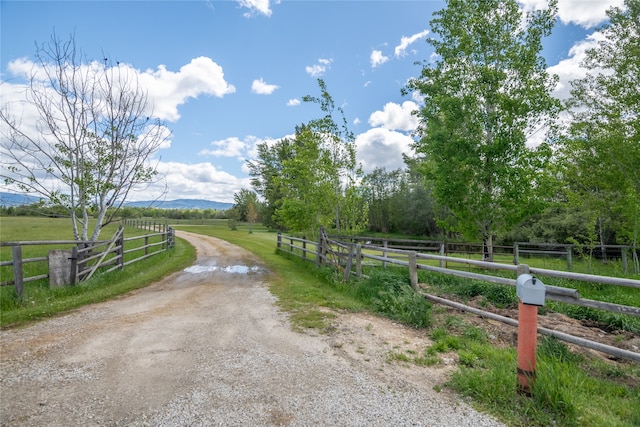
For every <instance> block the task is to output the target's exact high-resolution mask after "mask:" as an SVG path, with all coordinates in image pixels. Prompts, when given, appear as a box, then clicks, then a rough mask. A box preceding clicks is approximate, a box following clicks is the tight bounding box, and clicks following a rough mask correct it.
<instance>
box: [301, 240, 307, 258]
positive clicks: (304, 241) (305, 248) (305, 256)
mask: <svg viewBox="0 0 640 427" xmlns="http://www.w3.org/2000/svg"><path fill="white" fill-rule="evenodd" d="M302 259H307V236H302Z"/></svg>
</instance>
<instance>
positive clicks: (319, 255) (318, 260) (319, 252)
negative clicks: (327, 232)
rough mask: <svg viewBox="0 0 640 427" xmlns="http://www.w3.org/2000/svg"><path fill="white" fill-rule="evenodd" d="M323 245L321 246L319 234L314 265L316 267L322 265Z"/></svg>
mask: <svg viewBox="0 0 640 427" xmlns="http://www.w3.org/2000/svg"><path fill="white" fill-rule="evenodd" d="M322 250H323V245H322V233H320V237H319V238H318V250H317V251H316V252H317V255H316V265H317V266H321V265H323V253H322Z"/></svg>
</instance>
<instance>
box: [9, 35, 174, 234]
mask: <svg viewBox="0 0 640 427" xmlns="http://www.w3.org/2000/svg"><path fill="white" fill-rule="evenodd" d="M36 59H37V60H36V62H35V65H34V66H33V67H32V69H31V71H30V73H29V76H28V83H27V84H25V85H24V92H25V93H24V96H23V97H22V99H23V101H21V102H20V103H12V102H7V103H3V105H2V107H1V108H0V147H1V148H0V149H1V150H2V151H1V152H0V154H1V155H2V156H1V160H0V177H2V178H3V179H4V182H5V184H7V185H12V186H13V187H14V188H18V189H20V190H21V191H25V192H29V193H35V194H38V195H40V196H42V197H44V198H46V199H48V200H49V201H50V202H51V203H54V204H57V205H61V206H64V207H65V208H66V209H67V210H68V212H69V214H70V216H71V220H72V226H73V235H74V237H75V239H77V240H96V239H97V238H98V237H99V235H100V231H101V229H102V227H103V226H104V225H106V224H108V223H109V222H111V221H112V220H113V219H114V216H115V215H116V214H117V212H118V210H119V209H120V207H122V205H123V203H124V202H125V201H126V200H127V197H128V196H129V194H130V193H131V192H132V191H134V190H139V189H143V188H146V187H147V186H148V185H149V184H151V183H153V182H155V181H156V180H160V178H161V177H160V176H159V174H158V171H157V164H154V163H153V162H152V160H153V155H154V153H155V152H156V151H157V150H158V149H159V148H160V147H161V145H162V144H163V143H164V142H165V141H166V140H167V138H168V137H169V135H170V132H169V131H168V129H167V128H166V127H165V125H164V123H162V122H161V121H159V120H158V119H154V118H152V112H151V109H150V105H149V103H148V98H147V93H146V91H144V90H143V89H142V87H141V85H140V83H139V81H138V79H137V76H136V74H135V73H134V72H132V70H131V69H130V67H127V66H124V65H120V64H119V63H118V64H116V65H115V66H112V65H111V64H109V61H108V59H106V58H105V59H104V60H103V61H92V62H89V61H86V60H85V61H83V60H84V57H83V55H82V54H81V53H80V52H79V51H77V50H76V44H75V38H74V37H73V36H71V37H70V38H69V40H64V41H63V40H61V39H60V38H58V37H57V36H56V35H55V34H54V35H53V36H52V37H51V39H50V40H49V42H48V43H44V44H42V45H39V46H37V48H36ZM13 107H19V108H16V109H15V110H19V111H20V112H21V116H20V117H16V114H15V112H14V111H12V110H13ZM30 114H31V115H30ZM94 216H95V219H96V220H95V223H94V224H95V225H93V228H92V231H91V237H90V239H89V232H90V228H91V226H90V221H89V219H90V218H92V217H94ZM91 223H93V221H91Z"/></svg>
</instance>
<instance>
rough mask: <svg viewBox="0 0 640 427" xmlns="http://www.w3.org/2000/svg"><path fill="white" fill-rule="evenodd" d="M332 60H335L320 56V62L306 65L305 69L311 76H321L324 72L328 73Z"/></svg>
mask: <svg viewBox="0 0 640 427" xmlns="http://www.w3.org/2000/svg"><path fill="white" fill-rule="evenodd" d="M332 62H333V60H332V59H324V58H320V59H318V63H317V64H315V65H308V66H306V67H305V71H306V72H307V74H309V75H310V76H311V77H320V76H322V75H324V73H326V72H327V70H328V69H330V68H331V63H332Z"/></svg>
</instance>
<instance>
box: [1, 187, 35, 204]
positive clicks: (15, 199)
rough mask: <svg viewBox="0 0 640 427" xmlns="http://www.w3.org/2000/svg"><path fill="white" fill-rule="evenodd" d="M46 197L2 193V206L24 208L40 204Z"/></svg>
mask: <svg viewBox="0 0 640 427" xmlns="http://www.w3.org/2000/svg"><path fill="white" fill-rule="evenodd" d="M40 199H44V197H37V196H30V195H28V194H15V193H5V192H3V191H0V206H5V207H9V206H23V205H32V204H34V203H38V202H39V201H40Z"/></svg>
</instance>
